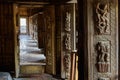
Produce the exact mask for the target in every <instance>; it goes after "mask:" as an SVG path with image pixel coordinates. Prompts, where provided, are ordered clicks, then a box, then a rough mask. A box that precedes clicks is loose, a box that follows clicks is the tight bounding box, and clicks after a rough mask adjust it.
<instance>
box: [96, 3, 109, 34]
mask: <svg viewBox="0 0 120 80" xmlns="http://www.w3.org/2000/svg"><path fill="white" fill-rule="evenodd" d="M108 11H109V4H108V3H104V2H99V3H97V6H96V14H97V16H96V17H97V19H96V21H97V24H96V28H97V33H98V34H106V33H108V32H109V31H108V27H109V18H108Z"/></svg>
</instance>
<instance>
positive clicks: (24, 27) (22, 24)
mask: <svg viewBox="0 0 120 80" xmlns="http://www.w3.org/2000/svg"><path fill="white" fill-rule="evenodd" d="M26 33H27V18H23V17H21V18H20V34H26Z"/></svg>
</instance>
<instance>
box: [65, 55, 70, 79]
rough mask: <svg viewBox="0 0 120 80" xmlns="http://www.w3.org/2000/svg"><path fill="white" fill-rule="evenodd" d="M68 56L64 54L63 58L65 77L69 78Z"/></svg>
mask: <svg viewBox="0 0 120 80" xmlns="http://www.w3.org/2000/svg"><path fill="white" fill-rule="evenodd" d="M70 60H71V59H70V55H69V54H65V56H64V69H65V72H66V77H69V76H70V62H71V61H70Z"/></svg>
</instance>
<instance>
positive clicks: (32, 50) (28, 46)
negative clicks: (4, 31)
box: [19, 35, 46, 65]
mask: <svg viewBox="0 0 120 80" xmlns="http://www.w3.org/2000/svg"><path fill="white" fill-rule="evenodd" d="M19 38H20V65H45V60H46V57H45V56H44V51H43V49H39V48H38V45H37V40H34V39H32V38H31V37H30V36H28V35H20V37H19Z"/></svg>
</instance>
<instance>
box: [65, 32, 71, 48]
mask: <svg viewBox="0 0 120 80" xmlns="http://www.w3.org/2000/svg"><path fill="white" fill-rule="evenodd" d="M65 49H66V50H71V34H68V33H66V35H65Z"/></svg>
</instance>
